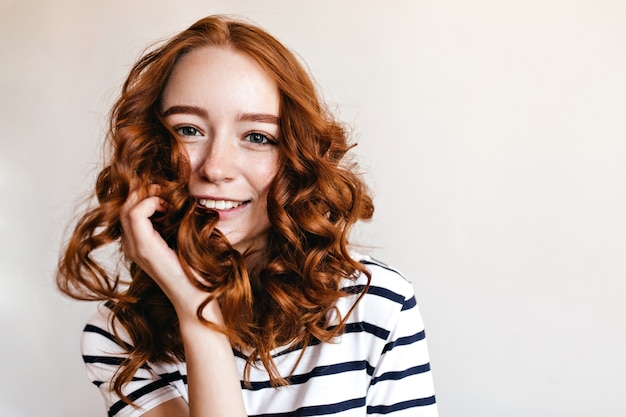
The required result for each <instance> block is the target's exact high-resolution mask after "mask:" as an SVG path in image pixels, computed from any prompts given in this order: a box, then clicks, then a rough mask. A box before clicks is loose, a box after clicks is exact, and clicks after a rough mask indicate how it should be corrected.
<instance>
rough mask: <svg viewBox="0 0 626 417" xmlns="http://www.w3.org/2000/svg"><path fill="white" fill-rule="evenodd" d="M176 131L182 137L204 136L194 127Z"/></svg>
mask: <svg viewBox="0 0 626 417" xmlns="http://www.w3.org/2000/svg"><path fill="white" fill-rule="evenodd" d="M175 130H176V132H177V133H178V134H179V135H181V136H202V134H201V133H200V131H199V130H198V129H196V128H195V127H193V126H181V127H177V128H176V129H175Z"/></svg>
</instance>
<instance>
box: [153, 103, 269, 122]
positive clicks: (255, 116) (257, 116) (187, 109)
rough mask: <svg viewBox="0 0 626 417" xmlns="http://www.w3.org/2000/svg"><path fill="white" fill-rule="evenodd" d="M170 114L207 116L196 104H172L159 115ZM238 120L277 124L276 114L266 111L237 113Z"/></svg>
mask: <svg viewBox="0 0 626 417" xmlns="http://www.w3.org/2000/svg"><path fill="white" fill-rule="evenodd" d="M172 114H193V115H195V116H199V117H203V118H205V119H206V118H208V117H209V114H208V113H207V111H206V110H204V109H203V108H201V107H198V106H172V107H170V108H168V109H167V110H165V111H164V112H163V113H162V114H161V117H167V116H170V115H172ZM239 120H241V121H246V122H260V123H270V124H275V125H278V122H279V119H278V116H274V115H272V114H266V113H243V114H241V115H239Z"/></svg>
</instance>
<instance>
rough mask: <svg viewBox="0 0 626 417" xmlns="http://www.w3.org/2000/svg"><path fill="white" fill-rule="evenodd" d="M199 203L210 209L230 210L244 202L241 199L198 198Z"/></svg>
mask: <svg viewBox="0 0 626 417" xmlns="http://www.w3.org/2000/svg"><path fill="white" fill-rule="evenodd" d="M198 204H200V205H201V206H204V207H206V208H209V209H216V210H230V209H233V208H235V207H239V206H240V205H242V204H243V202H241V201H229V200H209V199H207V198H200V199H198Z"/></svg>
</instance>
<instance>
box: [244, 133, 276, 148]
mask: <svg viewBox="0 0 626 417" xmlns="http://www.w3.org/2000/svg"><path fill="white" fill-rule="evenodd" d="M252 136H260V137H261V138H262V139H261V142H253V141H252V140H250V138H251V137H252ZM244 137H245V138H246V139H248V141H249V142H250V143H254V144H259V145H275V144H276V141H275V140H274V139H273V138H272V137H270V136H268V135H266V134H265V133H261V132H250V133H246V135H245V136H244Z"/></svg>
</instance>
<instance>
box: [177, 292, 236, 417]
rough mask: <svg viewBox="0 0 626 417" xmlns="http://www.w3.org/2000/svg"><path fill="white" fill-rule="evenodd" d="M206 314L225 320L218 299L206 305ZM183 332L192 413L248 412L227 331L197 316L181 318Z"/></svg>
mask: <svg viewBox="0 0 626 417" xmlns="http://www.w3.org/2000/svg"><path fill="white" fill-rule="evenodd" d="M205 317H206V318H207V319H208V320H210V321H212V322H214V323H221V322H222V318H221V313H220V311H219V307H218V306H217V303H216V302H213V303H211V304H209V305H208V306H207V308H206V309H205ZM181 334H182V339H183V344H184V347H185V358H186V362H187V382H188V387H189V415H190V417H218V416H219V417H222V416H225V417H239V416H246V411H245V408H244V405H243V398H242V395H241V384H240V381H239V375H238V373H237V368H236V365H235V357H234V355H233V351H232V348H231V346H230V342H229V340H228V338H227V337H226V335H224V334H223V333H220V332H219V331H217V330H213V329H211V328H209V327H208V326H206V325H204V324H203V323H201V322H200V321H199V320H198V319H197V318H196V317H193V318H187V319H184V320H181Z"/></svg>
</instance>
